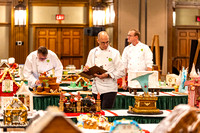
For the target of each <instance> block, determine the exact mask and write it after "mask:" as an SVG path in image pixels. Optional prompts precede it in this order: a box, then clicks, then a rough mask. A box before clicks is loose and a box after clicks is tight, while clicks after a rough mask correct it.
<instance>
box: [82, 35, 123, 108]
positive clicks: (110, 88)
mask: <svg viewBox="0 0 200 133" xmlns="http://www.w3.org/2000/svg"><path fill="white" fill-rule="evenodd" d="M97 42H98V44H99V46H98V47H95V48H94V49H92V50H91V51H90V52H89V55H88V58H87V62H86V64H85V67H84V69H83V71H88V69H89V68H90V67H92V66H95V65H96V66H99V67H103V69H105V70H106V71H107V72H106V73H103V74H101V75H98V74H95V76H96V77H95V78H94V79H93V84H92V94H93V96H94V97H95V99H96V97H97V94H98V93H100V98H101V106H102V109H110V108H112V107H113V105H114V101H115V98H116V95H117V91H118V85H117V79H118V78H121V77H123V76H124V75H125V71H124V67H123V63H122V60H121V58H120V53H119V51H118V50H116V49H114V48H112V47H111V46H110V45H109V36H108V34H107V33H106V32H105V31H101V32H100V33H99V34H98V39H97Z"/></svg>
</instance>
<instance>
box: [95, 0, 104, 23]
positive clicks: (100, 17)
mask: <svg viewBox="0 0 200 133" xmlns="http://www.w3.org/2000/svg"><path fill="white" fill-rule="evenodd" d="M92 8H93V25H94V26H103V25H105V20H106V10H105V9H106V3H103V2H102V1H101V0H98V1H97V2H96V4H95V5H94V6H93V7H92Z"/></svg>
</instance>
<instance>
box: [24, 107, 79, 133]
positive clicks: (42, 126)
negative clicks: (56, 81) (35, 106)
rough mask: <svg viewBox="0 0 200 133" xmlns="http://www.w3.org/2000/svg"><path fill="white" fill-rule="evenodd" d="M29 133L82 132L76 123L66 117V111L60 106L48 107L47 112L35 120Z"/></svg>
mask: <svg viewBox="0 0 200 133" xmlns="http://www.w3.org/2000/svg"><path fill="white" fill-rule="evenodd" d="M26 132H27V133H66V132H69V133H81V131H80V130H79V128H78V127H76V126H75V123H74V122H73V121H72V120H71V119H69V118H64V113H63V112H60V111H59V110H58V107H48V109H47V112H46V113H45V114H44V115H43V116H41V117H39V118H38V119H36V120H35V121H33V122H32V123H31V125H30V126H29V127H28V128H27V130H26Z"/></svg>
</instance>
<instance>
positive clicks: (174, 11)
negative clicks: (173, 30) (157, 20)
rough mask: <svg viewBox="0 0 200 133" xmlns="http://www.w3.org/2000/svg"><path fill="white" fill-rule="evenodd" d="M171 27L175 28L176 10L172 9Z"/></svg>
mask: <svg viewBox="0 0 200 133" xmlns="http://www.w3.org/2000/svg"><path fill="white" fill-rule="evenodd" d="M173 26H176V10H175V8H173Z"/></svg>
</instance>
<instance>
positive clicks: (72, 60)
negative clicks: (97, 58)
mask: <svg viewBox="0 0 200 133" xmlns="http://www.w3.org/2000/svg"><path fill="white" fill-rule="evenodd" d="M39 46H46V47H47V48H48V49H50V50H52V51H54V52H55V53H56V54H57V55H58V57H59V58H60V60H61V62H62V64H63V66H64V67H66V66H67V65H72V64H73V65H75V66H76V68H78V69H79V68H80V67H81V65H83V53H84V47H83V28H36V44H35V49H37V48H38V47H39Z"/></svg>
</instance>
